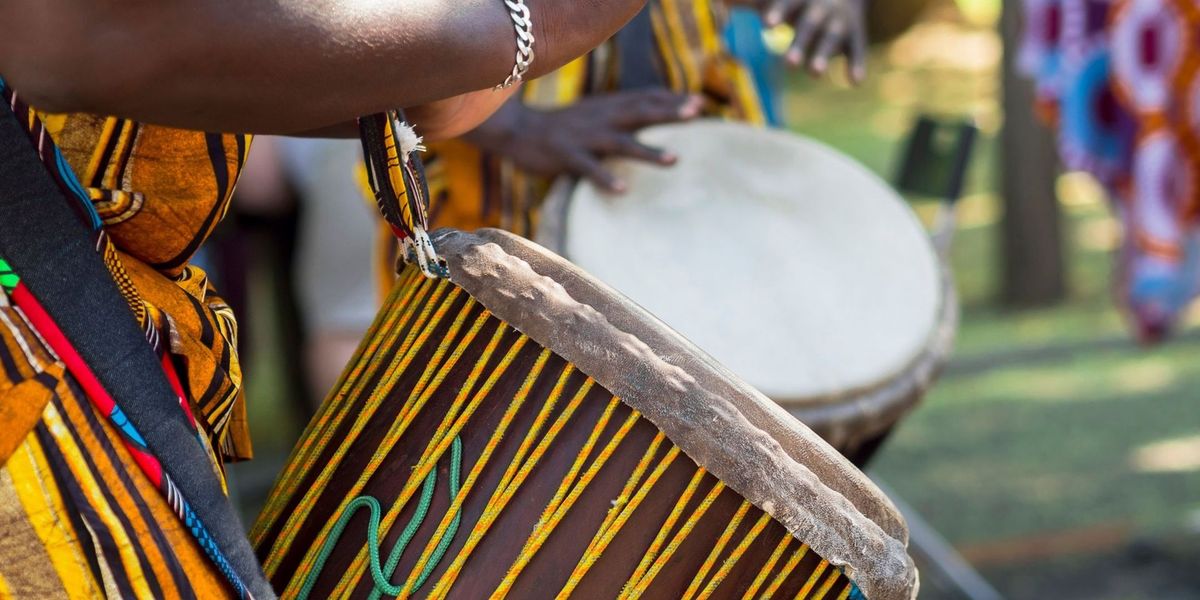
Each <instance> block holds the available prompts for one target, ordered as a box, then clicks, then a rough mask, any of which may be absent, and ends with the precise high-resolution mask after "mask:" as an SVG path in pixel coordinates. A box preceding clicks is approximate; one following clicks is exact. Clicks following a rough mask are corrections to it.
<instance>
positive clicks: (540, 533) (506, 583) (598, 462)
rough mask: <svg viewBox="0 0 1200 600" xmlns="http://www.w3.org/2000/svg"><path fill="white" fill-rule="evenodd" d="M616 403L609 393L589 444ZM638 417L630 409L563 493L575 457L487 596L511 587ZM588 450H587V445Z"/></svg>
mask: <svg viewBox="0 0 1200 600" xmlns="http://www.w3.org/2000/svg"><path fill="white" fill-rule="evenodd" d="M620 404H621V400H620V399H619V398H616V397H613V399H612V401H610V402H609V405H608V409H606V410H605V412H604V418H603V419H602V420H601V421H600V422H599V423H597V425H596V428H595V429H594V430H593V431H592V434H593V435H592V437H590V438H589V439H588V442H589V445H591V444H594V440H595V439H596V437H598V436H599V433H600V432H601V431H603V429H604V427H603V426H604V425H605V424H607V422H608V419H609V418H610V417H611V415H612V412H613V411H614V410H615V409H616V407H617V406H618V405H620ZM639 418H640V415H639V414H638V412H637V411H633V412H632V413H631V414H630V415H629V417H628V418H626V419H625V422H624V423H623V424H622V425H621V427H620V429H618V430H617V431H616V433H614V434H613V436H612V438H611V439H610V440H609V441H608V444H606V445H605V446H604V448H603V449H602V450H601V451H600V453H599V454H598V455H596V458H595V459H594V460H593V461H592V464H591V465H590V466H589V467H588V469H587V471H585V472H584V473H583V475H582V476H580V477H579V480H578V481H575V482H574V487H573V488H571V491H570V492H569V493H566V489H567V487H568V486H569V485H571V483H572V482H573V480H574V475H575V473H577V472H578V468H579V467H580V466H581V465H582V461H580V460H576V462H575V465H574V466H572V468H571V471H572V472H571V473H570V474H568V477H567V478H565V479H563V482H562V485H560V486H559V489H558V491H557V492H555V494H554V497H553V498H552V499H551V500H550V503H549V504H548V505H547V506H546V508H545V510H544V511H543V512H542V517H541V518H540V519H538V522H537V525H535V526H534V528H533V532H532V534H531V535H530V537H529V539H528V540H526V542H525V545H524V546H523V547H522V548H521V553H520V554H518V555H517V559H516V560H515V561H514V562H513V564H512V566H510V567H509V569H508V573H507V574H505V576H504V579H503V580H502V581H501V582H500V585H499V586H497V588H496V590H495V591H494V592H492V595H491V598H493V599H494V600H497V599H500V598H504V597H506V596H507V595H508V592H509V591H510V590H511V589H512V586H513V584H514V583H515V582H516V580H517V577H518V576H519V575H520V574H521V571H522V570H524V569H525V567H526V566H527V565H528V564H529V562H530V561H531V560H533V557H534V555H535V554H537V551H538V550H540V549H541V547H542V545H543V544H544V543H545V542H546V539H547V538H549V537H550V533H551V532H553V531H554V529H555V527H557V526H558V524H559V522H560V521H562V519H563V517H564V516H566V514H567V511H569V510H571V507H572V506H574V505H575V501H576V500H578V499H579V496H580V495H582V494H583V491H584V490H585V489H587V486H588V484H590V483H591V481H592V479H594V478H595V477H596V474H597V473H599V472H600V469H601V467H603V466H604V464H605V463H607V462H608V459H609V458H610V457H611V456H612V455H613V453H614V452H615V451H616V449H617V446H618V445H620V443H621V441H622V440H624V439H625V436H626V435H627V434H628V433H629V430H630V429H632V428H633V426H634V425H635V424H636V423H637V421H638V419H639ZM588 453H590V449H589V452H588ZM585 457H586V454H584V453H581V454H580V458H585ZM564 493H565V494H566V497H565V498H564V497H563V496H564Z"/></svg>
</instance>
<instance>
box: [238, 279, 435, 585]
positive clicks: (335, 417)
mask: <svg viewBox="0 0 1200 600" xmlns="http://www.w3.org/2000/svg"><path fill="white" fill-rule="evenodd" d="M414 275H417V273H416V272H415V271H409V272H408V276H407V277H406V278H404V279H402V280H401V282H400V283H399V284H398V285H404V286H405V287H403V288H398V289H403V290H404V292H403V295H400V293H399V292H397V294H398V295H400V298H399V300H398V301H397V302H395V303H394V304H393V306H400V307H403V308H405V309H408V310H394V311H387V316H386V318H380V319H376V320H375V322H373V323H372V324H371V329H370V330H369V331H368V333H367V337H365V338H364V339H376V336H377V335H378V333H377V332H378V331H386V332H389V334H390V336H396V335H399V334H400V332H401V331H402V330H403V325H405V324H406V323H401V325H400V326H397V325H396V321H397V320H398V319H401V318H402V317H407V316H409V315H411V314H412V313H413V311H412V310H411V307H412V306H413V305H412V304H410V302H411V300H412V298H413V296H414V295H415V294H417V293H418V292H421V293H422V294H423V293H424V292H427V291H428V290H429V289H431V288H429V287H427V286H419V285H412V281H411V280H412V279H413V276H414ZM422 277H423V276H422ZM385 326H386V328H385ZM369 349H370V345H360V346H359V348H358V350H357V351H355V357H354V358H353V359H352V360H351V362H352V363H353V365H354V366H353V367H352V368H350V369H347V370H346V371H345V373H344V374H343V375H342V378H341V381H339V383H338V385H337V386H336V387H334V390H337V392H335V393H334V394H332V395H331V397H330V399H329V400H328V401H326V402H323V403H322V404H321V407H320V408H319V409H318V411H317V415H316V416H315V417H314V418H313V420H312V422H311V423H310V424H309V425H308V427H306V428H305V429H306V431H305V435H304V437H303V438H301V439H307V438H308V436H310V435H316V434H319V433H320V432H323V431H329V430H331V429H334V428H336V427H337V425H338V424H339V423H340V422H341V419H342V417H343V416H344V415H345V414H346V413H347V412H348V410H349V403H347V402H337V401H334V399H336V398H339V397H342V396H344V395H345V394H344V393H343V390H344V387H345V385H346V384H347V382H349V381H354V382H356V383H358V382H363V381H364V379H365V378H364V377H363V376H362V375H363V373H362V371H363V369H364V368H365V367H367V366H373V365H376V364H378V363H377V362H376V361H371V360H367V358H368V357H369V356H371V355H373V354H374V353H373V352H370V351H369ZM323 449H324V447H323V446H321V445H320V444H316V443H304V444H299V445H297V447H296V449H295V450H293V452H292V456H290V457H289V459H288V462H287V466H286V467H285V468H284V470H283V472H282V473H281V474H280V476H279V479H278V483H277V484H276V488H275V490H274V491H273V493H272V494H271V498H270V501H269V502H268V503H267V505H266V506H264V507H263V510H262V513H261V515H260V516H259V518H258V520H257V521H256V522H255V527H254V531H253V532H252V533H251V539H252V540H253V541H254V544H255V545H259V544H261V543H262V541H263V540H262V538H263V537H264V536H265V535H267V534H268V533H269V532H270V530H271V528H272V527H273V526H274V525H275V523H276V522H277V521H278V520H279V518H280V517H281V515H282V514H283V511H284V510H285V509H286V508H287V505H288V504H289V503H290V501H291V499H292V496H293V495H295V493H296V489H297V488H298V487H299V486H300V483H301V481H303V479H304V477H303V475H304V474H305V473H308V472H309V470H310V469H311V468H312V463H313V461H314V460H316V456H317V455H319V454H320V452H321V451H322V450H323ZM268 562H270V561H268ZM264 567H266V565H265V564H264Z"/></svg>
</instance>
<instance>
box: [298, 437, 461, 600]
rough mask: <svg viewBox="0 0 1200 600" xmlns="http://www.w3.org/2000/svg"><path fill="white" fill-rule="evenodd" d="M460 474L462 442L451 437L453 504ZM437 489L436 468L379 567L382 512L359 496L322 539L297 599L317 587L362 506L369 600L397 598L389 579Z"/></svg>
mask: <svg viewBox="0 0 1200 600" xmlns="http://www.w3.org/2000/svg"><path fill="white" fill-rule="evenodd" d="M461 474H462V439H461V438H459V437H455V438H454V442H453V443H452V444H451V446H450V502H452V503H453V502H454V498H455V497H456V496H458V490H459V485H460V476H461ZM436 487H437V469H436V468H434V469H430V471H429V475H427V476H426V477H425V483H424V484H423V485H422V487H421V498H420V500H419V501H418V503H417V510H416V512H414V513H413V516H412V518H411V519H409V521H408V525H406V526H405V527H404V531H402V532H401V533H400V538H399V539H398V540H396V545H395V546H393V547H392V551H391V553H390V554H389V555H388V561H387V564H386V565H385V566H383V567H381V566H380V564H379V562H380V558H379V554H380V547H379V546H380V544H379V521H380V515H381V514H382V512H383V510H382V508H381V507H380V506H379V501H378V500H376V499H375V498H374V497H372V496H359V497H357V498H355V499H354V500H352V501H351V502H350V504H348V505H346V509H345V510H343V511H342V514H341V516H339V517H338V520H337V522H336V523H334V524H333V529H332V530H330V532H329V537H328V538H327V539H326V540H325V544H324V545H323V546H322V547H321V552H320V553H319V554H317V560H316V563H315V564H314V565H313V570H312V571H311V572H310V573H309V574H308V577H307V578H306V579H305V580H304V586H303V587H302V588H300V594H299V595H298V596H297V597H298V598H299V599H300V600H307V598H308V596H309V594H311V593H312V589H313V587H314V586H316V584H317V578H318V577H319V576H320V575H321V570H322V569H324V568H325V563H326V562H327V561H328V560H329V555H330V554H333V549H334V547H336V546H337V543H338V540H339V539H340V538H341V537H342V533H343V532H345V530H346V526H347V525H349V524H350V519H351V518H352V517H353V516H354V513H355V512H357V511H358V509H360V508H363V507H366V508H367V509H368V510H369V511H370V512H371V515H370V517H371V520H370V522H369V523H368V524H367V544H368V552H367V554H368V556H369V558H370V560H371V579H373V580H374V584H375V587H374V589H373V590H372V591H371V596H370V597H371V598H372V600H375V599H378V598H379V597H380V596H382V595H383V594H387V595H388V596H398V595H400V592H401V591H402V590H403V587H402V586H397V585H392V584H391V582H390V580H391V578H392V575H393V574H394V573H395V571H396V566H397V565H398V564H399V563H400V557H401V556H403V555H404V550H405V548H407V547H408V544H409V542H411V541H412V538H413V536H414V535H416V533H417V530H418V529H420V528H421V523H422V522H424V520H425V516H426V515H427V514H428V513H429V506H430V504H432V503H433V492H434V489H435V488H436ZM461 521H462V513H461V512H459V513H458V514H456V515H454V520H453V521H451V523H450V527H449V528H447V529H446V532H445V533H444V534H443V535H442V539H441V540H439V541H438V545H437V547H436V548H435V549H434V552H433V555H432V556H430V558H429V563H428V564H426V565H425V568H424V569H423V570H422V571H421V575H420V577H418V578H417V580H416V582H414V584H413V587H412V589H410V590H409V593H410V594H411V593H413V592H415V591H417V590H418V589H420V588H421V585H422V584H424V583H425V580H426V579H428V578H429V576H430V575H431V574H432V573H433V570H434V569H436V568H437V566H438V564H439V563H440V562H441V560H442V557H443V556H444V555H445V553H446V550H447V549H449V548H450V543H451V542H452V541H453V540H454V535H455V534H456V533H458V526H459V523H460V522H461Z"/></svg>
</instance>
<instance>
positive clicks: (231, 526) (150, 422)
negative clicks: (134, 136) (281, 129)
mask: <svg viewBox="0 0 1200 600" xmlns="http://www.w3.org/2000/svg"><path fill="white" fill-rule="evenodd" d="M69 200H70V201H71V202H74V201H75V200H74V199H69ZM67 202H68V199H67V198H65V197H64V196H63V193H62V191H61V190H60V189H59V188H58V186H57V185H56V184H55V182H54V180H53V179H52V178H51V175H50V174H49V173H48V172H47V171H46V169H45V166H44V165H43V164H42V163H41V161H40V160H39V158H38V155H37V152H36V151H35V150H34V148H33V145H32V144H31V143H30V141H29V137H28V136H27V135H26V133H25V132H24V131H23V130H22V129H21V127H20V124H19V123H18V121H17V120H16V116H15V115H14V114H13V113H12V111H10V110H0V256H3V257H4V258H5V259H7V260H8V261H9V263H11V265H12V266H13V268H14V270H15V271H16V272H17V274H18V275H19V276H20V277H21V281H22V282H23V283H24V284H25V286H26V287H28V288H29V291H30V292H31V293H32V294H33V295H34V296H35V297H36V298H37V299H38V301H39V302H40V303H41V304H42V306H43V307H44V308H45V309H46V312H48V313H49V314H50V317H51V318H52V319H54V321H55V322H56V323H57V324H58V326H59V327H60V328H61V329H62V331H63V334H64V335H65V336H66V337H67V339H69V340H70V341H71V343H72V344H73V345H74V346H75V349H76V351H78V352H79V354H80V356H81V357H82V358H83V360H84V361H86V362H87V364H88V365H89V366H90V367H91V369H92V370H93V371H94V372H95V374H96V377H97V378H98V379H99V380H100V383H101V384H102V385H103V386H104V388H105V389H106V390H108V392H109V394H111V395H112V397H113V398H114V399H116V400H117V402H118V404H119V405H120V407H121V409H122V410H123V411H124V412H125V414H126V415H127V416H128V417H129V420H130V422H132V423H133V425H134V426H135V427H136V428H137V430H138V431H139V432H140V433H141V434H142V436H143V437H144V438H145V440H146V444H147V445H148V446H149V447H150V450H151V451H152V452H153V453H154V455H155V456H157V457H158V458H159V459H160V460H161V461H162V463H163V468H164V469H165V470H166V472H167V473H168V474H169V475H170V476H171V479H172V480H174V482H175V483H176V485H177V486H178V487H179V489H180V491H181V492H182V494H183V497H184V498H186V499H187V501H188V502H189V504H191V506H192V509H193V510H194V511H195V512H196V514H197V516H199V518H200V520H201V522H202V523H204V525H205V526H206V527H207V528H208V530H209V533H210V534H211V535H212V537H213V538H214V539H215V540H216V542H217V545H218V546H219V547H220V549H221V550H222V552H224V554H225V557H226V558H227V559H228V560H229V562H230V563H231V565H232V566H233V568H234V570H235V571H236V572H237V573H238V575H239V576H240V577H241V578H242V581H243V582H244V583H245V584H246V586H247V588H248V589H249V590H250V592H251V593H252V594H253V595H254V597H255V598H274V597H275V593H274V592H273V591H272V590H271V587H270V584H268V583H267V581H266V578H265V577H263V574H262V568H261V567H260V566H259V564H258V560H257V559H256V558H255V556H254V551H253V550H252V549H251V547H250V543H249V540H248V539H247V537H246V533H245V530H244V529H243V527H242V524H241V521H240V520H239V519H238V516H237V512H236V511H235V510H234V508H233V505H232V504H231V503H230V502H229V499H228V498H227V497H226V496H225V494H224V493H222V491H221V485H220V482H219V480H218V479H217V475H216V474H215V473H214V472H213V469H212V465H211V461H210V460H209V458H208V455H207V453H206V452H205V450H204V448H203V447H202V446H201V445H200V442H199V440H197V439H196V437H195V434H194V433H193V429H192V428H191V425H190V424H189V423H188V422H187V421H186V420H185V419H186V416H185V415H184V414H183V413H182V411H180V410H178V403H177V401H176V400H175V398H176V396H175V393H174V391H173V390H172V389H171V386H170V384H169V383H168V382H167V379H166V376H165V375H164V374H163V372H162V367H161V366H160V365H159V364H158V359H157V357H156V356H155V354H154V351H153V350H152V349H151V347H150V345H149V343H148V342H147V341H146V339H145V337H144V336H143V334H142V331H141V328H140V327H139V326H138V323H137V320H136V318H135V317H134V315H133V313H132V312H131V311H130V310H129V306H128V304H126V302H125V300H124V299H123V297H122V296H121V294H120V292H119V291H118V290H117V286H116V284H115V283H114V282H113V280H112V278H111V277H110V275H109V272H108V269H107V267H105V265H104V262H103V260H102V259H101V258H100V255H99V254H97V253H96V251H95V250H93V249H92V247H91V241H90V237H89V235H88V232H87V230H86V229H84V226H83V224H82V223H80V222H79V219H78V218H77V217H76V216H75V215H73V214H72V213H71V209H70V208H69V205H68V204H67Z"/></svg>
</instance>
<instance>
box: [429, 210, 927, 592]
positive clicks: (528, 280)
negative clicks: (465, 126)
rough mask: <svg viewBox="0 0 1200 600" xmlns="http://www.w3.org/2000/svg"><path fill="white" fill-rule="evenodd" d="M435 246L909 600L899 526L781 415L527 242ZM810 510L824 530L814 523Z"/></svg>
mask: <svg viewBox="0 0 1200 600" xmlns="http://www.w3.org/2000/svg"><path fill="white" fill-rule="evenodd" d="M433 240H434V244H435V246H437V248H438V251H439V254H441V256H442V257H443V258H444V259H445V260H446V261H447V263H448V265H449V268H450V272H451V279H452V281H453V282H454V283H455V284H456V285H458V286H459V287H462V288H463V289H464V290H465V291H466V292H467V293H468V294H470V295H471V296H472V297H473V298H475V300H476V301H478V302H480V303H481V304H482V305H483V306H484V307H486V308H487V309H488V310H490V311H492V313H493V314H495V315H496V316H497V317H499V318H500V319H501V320H503V321H505V322H506V323H508V324H509V325H511V326H513V327H515V328H517V329H518V330H520V331H521V332H522V333H524V334H525V335H527V336H529V337H530V338H531V339H533V340H534V341H536V342H538V343H539V344H541V345H543V346H544V347H546V348H549V349H551V350H552V351H553V352H555V353H556V354H558V355H559V356H562V357H563V358H565V359H566V360H568V361H570V362H572V363H573V364H575V365H576V367H577V368H579V370H580V371H582V372H584V373H587V374H588V375H590V376H592V377H593V378H595V379H596V381H597V383H599V384H601V385H602V386H604V387H605V388H606V389H608V390H609V391H611V392H613V393H614V394H616V395H617V396H619V397H621V398H622V400H623V401H624V402H625V403H626V404H627V405H629V406H631V407H633V408H634V409H636V410H638V411H639V412H640V413H641V414H642V415H643V416H644V417H646V418H647V419H648V420H650V421H651V422H652V423H654V424H655V426H657V427H658V428H659V429H660V430H661V431H663V432H664V433H665V434H666V435H667V437H668V438H669V439H670V440H671V441H672V443H674V444H676V445H677V446H678V447H679V448H680V449H681V450H682V451H683V452H684V453H685V454H687V455H688V456H689V457H690V458H691V459H692V460H694V461H695V462H696V463H697V464H699V465H700V466H701V467H704V468H706V469H708V470H709V471H710V472H712V473H713V474H714V475H715V476H717V477H718V478H719V479H721V480H722V481H724V482H725V483H726V485H727V486H729V487H730V488H731V489H733V490H734V491H736V492H738V493H739V494H741V495H742V496H743V497H744V498H746V499H747V500H749V501H750V502H752V503H753V504H755V505H756V506H758V507H759V508H761V509H762V510H764V511H766V512H767V513H769V514H771V516H772V517H774V518H775V519H776V520H777V521H779V522H780V523H781V524H783V525H784V526H785V527H786V528H787V529H788V530H789V531H791V532H792V534H793V535H794V536H796V537H797V538H798V539H801V540H803V541H804V542H805V543H807V544H809V545H810V546H811V547H812V548H813V549H814V551H816V552H817V553H819V554H821V556H822V557H824V558H826V559H827V560H829V561H830V562H831V563H832V564H835V565H838V566H843V567H846V568H847V573H848V574H849V575H850V576H851V577H852V578H853V579H854V580H855V582H856V583H858V585H859V586H860V587H861V588H862V589H863V591H864V592H865V593H866V594H867V595H868V596H869V597H872V598H879V599H887V598H909V597H911V595H912V594H913V592H914V591H915V588H916V571H915V567H914V566H913V564H912V559H911V558H910V557H909V556H908V555H907V552H906V549H905V548H906V546H907V528H906V527H905V525H904V523H903V518H902V517H900V515H899V513H898V512H897V511H896V510H895V507H894V506H893V505H892V504H891V502H890V501H889V500H887V498H886V496H884V495H883V494H882V492H880V491H879V490H878V488H876V487H875V486H874V484H872V483H871V482H870V481H869V480H868V479H867V478H866V477H865V475H863V474H862V473H861V472H860V471H859V470H858V469H856V468H855V467H853V465H851V464H850V463H849V462H848V461H847V460H846V459H845V458H844V457H842V456H841V455H840V454H838V453H837V452H836V451H835V450H834V449H833V448H831V447H829V446H828V444H826V443H825V442H824V441H822V440H821V439H820V438H819V437H818V436H817V435H816V434H815V433H813V432H812V431H811V430H809V429H808V428H807V427H805V426H803V425H802V424H800V423H799V422H798V421H796V420H795V419H794V418H793V417H791V416H790V415H788V414H787V413H786V411H784V410H783V409H782V408H780V407H779V406H778V405H777V404H775V403H774V402H772V401H770V400H768V399H767V398H766V397H764V396H762V395H761V394H759V393H758V392H757V391H756V390H754V389H753V388H752V387H750V386H749V385H747V384H745V383H744V382H742V381H741V380H740V379H738V378H737V377H736V376H734V375H733V374H732V373H731V372H729V371H728V370H727V369H724V368H723V367H721V366H720V365H718V364H717V363H716V362H715V361H714V360H713V359H712V358H711V357H709V356H708V355H707V354H705V353H704V352H703V351H702V350H700V349H699V348H697V347H695V346H694V345H693V344H691V342H688V341H687V340H686V339H684V338H683V337H682V336H681V335H679V334H678V333H676V332H674V331H673V330H671V329H670V328H668V327H667V326H666V325H664V324H662V322H661V321H659V320H658V319H657V318H655V317H654V316H653V315H651V314H650V313H648V312H647V311H645V310H644V309H642V308H641V307H640V306H637V305H636V304H634V303H633V302H631V301H629V300H628V299H627V298H625V297H624V296H623V295H621V294H619V293H618V292H616V291H615V290H613V289H612V288H610V287H608V286H607V285H605V284H604V283H603V282H600V281H599V280H597V279H595V278H593V277H591V276H590V275H587V274H586V273H585V272H584V271H582V270H581V269H579V268H578V267H576V266H575V265H573V264H571V263H569V262H567V261H566V260H565V259H563V258H561V257H559V256H557V255H554V254H553V253H550V252H547V251H545V249H543V248H542V247H540V246H538V245H536V244H534V243H533V242H530V241H528V240H524V239H522V238H519V237H517V236H515V235H513V234H510V233H507V232H504V231H500V230H489V229H485V230H480V231H477V232H475V233H474V234H468V233H463V232H460V231H455V230H445V229H444V230H440V231H438V232H435V234H434V236H433ZM514 298H520V299H521V300H520V301H518V302H514ZM578 327H590V328H591V329H589V332H592V331H593V330H594V331H595V333H596V337H598V338H599V342H598V341H596V340H589V341H588V342H587V343H583V342H582V341H581V340H580V339H579V337H581V336H571V335H566V334H565V333H566V332H569V331H570V330H571V329H572V328H578ZM604 341H607V342H608V343H607V344H602V343H600V342H604ZM601 348H602V349H603V352H598V351H597V350H598V349H601ZM710 419H711V420H710ZM733 431H736V432H737V433H736V434H732V435H731V432H733ZM722 443H724V445H722ZM731 448H736V449H737V451H736V452H730V451H729V450H730V449H731ZM768 473H770V474H774V476H773V477H772V476H768V475H767V474H768ZM780 473H784V474H788V475H790V477H789V476H785V477H779V476H778V474H780ZM755 474H759V475H762V476H761V477H759V478H758V479H753V477H754V475H755ZM802 497H807V498H814V499H819V501H818V502H814V503H811V504H809V505H807V506H801V505H799V504H798V503H797V502H795V499H797V498H802ZM818 507H819V508H820V509H821V511H822V512H821V513H820V516H821V517H822V518H818V515H817V514H814V513H813V512H812V511H813V510H814V509H816V508H818ZM831 519H832V520H831Z"/></svg>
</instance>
